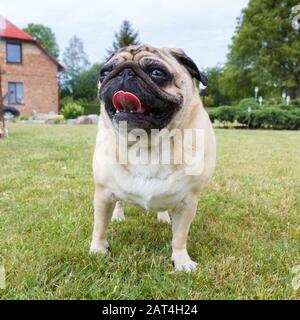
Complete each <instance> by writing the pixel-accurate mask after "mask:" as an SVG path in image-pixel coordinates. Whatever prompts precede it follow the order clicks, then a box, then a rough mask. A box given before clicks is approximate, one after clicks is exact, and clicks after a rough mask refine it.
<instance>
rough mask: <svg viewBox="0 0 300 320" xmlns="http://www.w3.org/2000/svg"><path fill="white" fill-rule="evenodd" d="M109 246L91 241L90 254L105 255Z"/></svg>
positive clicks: (105, 242)
mask: <svg viewBox="0 0 300 320" xmlns="http://www.w3.org/2000/svg"><path fill="white" fill-rule="evenodd" d="M108 248H109V244H108V242H107V241H106V240H105V241H94V240H93V241H92V243H91V246H90V254H94V253H101V254H106V253H107V252H108Z"/></svg>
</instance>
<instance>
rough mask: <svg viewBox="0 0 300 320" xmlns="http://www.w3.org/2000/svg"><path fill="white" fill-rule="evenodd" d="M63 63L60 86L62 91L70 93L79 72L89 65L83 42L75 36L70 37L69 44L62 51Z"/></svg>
mask: <svg viewBox="0 0 300 320" xmlns="http://www.w3.org/2000/svg"><path fill="white" fill-rule="evenodd" d="M63 64H64V66H65V67H66V71H65V73H64V74H63V76H62V80H61V88H62V91H63V92H68V94H72V92H73V91H74V88H75V86H76V84H77V82H78V80H79V77H80V75H81V73H82V72H84V71H85V70H87V68H88V67H89V65H90V63H89V60H88V56H87V54H86V52H85V51H84V45H83V42H82V40H81V39H80V38H78V37H77V36H73V37H72V38H71V39H70V42H69V46H68V47H67V48H66V49H65V51H64V53H63Z"/></svg>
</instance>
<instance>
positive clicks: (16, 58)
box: [6, 42, 22, 63]
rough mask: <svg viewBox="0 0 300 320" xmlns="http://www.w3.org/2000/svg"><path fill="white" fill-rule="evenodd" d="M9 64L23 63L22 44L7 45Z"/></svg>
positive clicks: (10, 43) (9, 43) (8, 43)
mask: <svg viewBox="0 0 300 320" xmlns="http://www.w3.org/2000/svg"><path fill="white" fill-rule="evenodd" d="M6 61H7V63H22V45H21V44H20V43H12V42H7V43H6Z"/></svg>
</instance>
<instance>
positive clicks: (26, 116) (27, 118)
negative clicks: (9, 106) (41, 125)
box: [20, 114, 29, 120]
mask: <svg viewBox="0 0 300 320" xmlns="http://www.w3.org/2000/svg"><path fill="white" fill-rule="evenodd" d="M20 120H29V116H28V115H25V114H24V115H23V116H20Z"/></svg>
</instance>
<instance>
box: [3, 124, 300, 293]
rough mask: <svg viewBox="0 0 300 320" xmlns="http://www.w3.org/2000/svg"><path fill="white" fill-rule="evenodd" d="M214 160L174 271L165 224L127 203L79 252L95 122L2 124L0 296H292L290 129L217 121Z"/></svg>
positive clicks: (293, 152) (296, 167)
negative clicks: (184, 266)
mask: <svg viewBox="0 0 300 320" xmlns="http://www.w3.org/2000/svg"><path fill="white" fill-rule="evenodd" d="M216 132H217V140H218V165H217V171H216V174H215V176H214V179H213V180H212V181H211V183H210V185H209V187H208V188H207V189H205V191H204V192H203V194H202V195H201V197H200V202H199V206H198V214H197V217H196V219H195V220H194V223H193V225H192V228H191V232H190V240H189V243H188V247H189V252H190V255H191V257H192V258H193V259H194V260H196V261H197V262H198V264H199V266H198V269H197V271H196V272H193V273H191V274H185V273H174V272H173V269H172V265H171V260H170V254H171V246H170V241H171V227H170V226H169V225H163V224H161V223H158V222H157V221H156V217H155V213H153V212H146V211H144V210H141V209H138V208H135V207H129V206H128V207H127V208H126V216H127V219H126V221H125V222H123V223H119V222H114V223H112V224H111V225H110V228H109V234H108V237H109V241H110V244H111V253H110V254H109V255H108V256H106V257H103V256H90V255H89V254H88V250H89V243H90V239H91V232H92V226H93V208H92V197H93V190H94V186H93V179H92V167H91V164H92V154H93V147H94V141H95V134H96V126H60V125H57V126H55V125H53V126H51V125H44V126H38V125H35V126H31V125H10V126H9V135H10V136H9V138H8V139H6V140H5V141H0V160H1V165H0V259H1V260H2V261H1V260H0V265H1V264H2V265H4V266H5V269H6V274H7V279H6V283H7V287H6V289H5V290H1V289H0V298H1V299H271V298H274V299H279V298H283V299H299V298H300V291H294V290H293V287H292V279H293V277H294V275H293V274H292V272H291V269H292V268H293V267H294V266H296V265H300V132H286V131H282V132H279V131H247V130H244V131H242V130H216Z"/></svg>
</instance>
